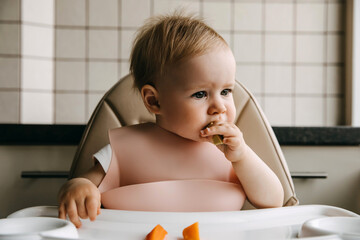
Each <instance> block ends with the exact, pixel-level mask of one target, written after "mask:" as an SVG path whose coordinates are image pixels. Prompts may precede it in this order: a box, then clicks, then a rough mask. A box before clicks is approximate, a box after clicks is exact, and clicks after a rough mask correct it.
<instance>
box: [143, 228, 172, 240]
mask: <svg viewBox="0 0 360 240" xmlns="http://www.w3.org/2000/svg"><path fill="white" fill-rule="evenodd" d="M166 235H167V231H166V230H165V229H164V228H163V227H162V226H161V225H160V224H158V225H156V226H155V227H154V228H153V230H151V232H149V234H148V235H146V238H145V240H164V239H165V237H166Z"/></svg>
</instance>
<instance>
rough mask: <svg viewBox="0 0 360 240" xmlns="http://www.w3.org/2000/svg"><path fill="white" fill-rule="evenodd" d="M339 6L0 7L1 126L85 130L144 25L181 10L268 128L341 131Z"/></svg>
mask: <svg viewBox="0 0 360 240" xmlns="http://www.w3.org/2000/svg"><path fill="white" fill-rule="evenodd" d="M345 3H346V1H341V0H312V1H308V0H296V1H295V0H36V1H29V0H1V1H0V36H2V37H1V38H0V112H1V113H3V114H0V123H46V124H52V123H55V124H61V123H85V122H86V121H87V120H88V118H89V116H90V114H91V112H92V111H93V109H94V107H95V105H96V103H97V102H98V100H99V99H100V97H101V96H102V95H103V93H104V92H105V91H106V90H107V89H108V88H109V87H110V86H111V85H112V84H114V83H115V82H116V81H117V80H118V79H119V78H120V77H121V76H124V75H125V74H127V73H128V66H129V64H128V58H129V53H130V48H131V42H132V39H133V38H134V33H135V32H136V30H137V28H138V27H139V26H140V25H142V24H143V21H144V19H146V18H148V17H150V16H153V15H156V14H162V13H171V12H172V11H173V10H175V9H179V8H185V9H186V10H188V11H189V12H194V13H196V14H198V15H200V16H202V17H204V18H205V20H206V22H208V23H209V24H210V25H211V26H213V27H214V28H215V29H216V30H217V31H218V32H219V33H220V34H221V35H222V36H223V37H224V38H225V40H226V41H227V42H228V43H229V45H230V47H231V48H232V50H233V52H234V55H235V58H236V62H237V79H238V80H239V81H241V82H243V83H244V84H245V86H247V87H248V88H249V89H250V90H251V91H252V92H253V93H254V94H255V96H256V97H257V99H258V101H259V102H260V104H261V106H262V107H263V109H264V111H265V113H266V115H267V117H268V118H269V121H270V123H271V124H272V125H277V126H304V125H306V126H308V125H312V126H315V125H316V126H333V125H339V124H344V113H343V109H344V84H345V81H344V58H343V55H344V51H345V50H344V49H345V48H344V37H345V31H344V29H345V26H344V21H343V20H344V11H345ZM39 109H41V110H40V111H39Z"/></svg>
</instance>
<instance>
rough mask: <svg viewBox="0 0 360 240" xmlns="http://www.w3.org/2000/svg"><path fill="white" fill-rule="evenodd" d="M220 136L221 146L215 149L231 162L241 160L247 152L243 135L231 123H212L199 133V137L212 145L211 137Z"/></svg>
mask: <svg viewBox="0 0 360 240" xmlns="http://www.w3.org/2000/svg"><path fill="white" fill-rule="evenodd" d="M215 135H220V136H221V138H222V142H223V144H220V145H217V147H218V148H219V149H220V150H221V151H222V152H223V153H224V154H225V157H226V158H227V159H228V160H229V161H231V162H237V161H239V160H241V159H242V157H243V155H244V154H245V152H246V150H247V145H246V143H245V141H244V138H243V134H242V132H241V131H240V129H239V128H238V127H237V126H236V125H235V124H233V123H228V122H224V123H214V124H211V126H208V127H206V128H205V129H203V130H201V131H200V136H201V137H203V138H205V139H206V140H207V141H209V142H212V143H214V140H213V136H215Z"/></svg>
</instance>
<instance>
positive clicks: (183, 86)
mask: <svg viewBox="0 0 360 240" xmlns="http://www.w3.org/2000/svg"><path fill="white" fill-rule="evenodd" d="M235 69H236V63H235V59H234V56H233V54H232V52H231V50H230V49H229V48H228V47H219V48H217V49H214V50H212V51H209V52H208V53H206V54H204V55H201V56H196V57H193V58H190V59H187V60H185V61H182V62H181V63H179V64H177V65H176V66H173V67H171V69H170V70H169V71H168V73H167V74H166V76H165V78H164V79H162V80H161V81H159V82H158V84H157V86H156V87H157V90H158V92H159V104H160V114H159V115H157V123H158V124H159V125H160V126H161V127H163V128H165V129H167V130H169V131H171V132H174V133H176V134H178V135H180V136H182V137H185V138H188V139H192V140H195V141H198V140H200V136H199V135H200V130H202V129H203V128H204V127H205V126H207V125H208V124H209V123H210V122H233V121H234V119H235V111H236V110H235V105H234V100H233V96H232V90H233V88H234V85H235Z"/></svg>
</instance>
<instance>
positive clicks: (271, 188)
mask: <svg viewBox="0 0 360 240" xmlns="http://www.w3.org/2000/svg"><path fill="white" fill-rule="evenodd" d="M216 134H217V135H222V136H223V143H224V144H222V145H218V148H219V149H220V150H221V151H223V152H224V154H225V156H226V158H227V159H228V160H229V161H231V163H232V165H233V168H234V170H235V173H236V175H237V177H238V178H239V180H240V182H241V185H242V186H243V188H244V191H245V193H246V196H247V198H248V199H249V201H250V202H251V203H252V204H253V205H254V206H255V207H257V208H269V207H281V206H282V205H283V198H284V190H283V188H282V185H281V183H280V181H279V179H278V178H277V176H276V174H275V173H274V172H273V171H272V170H271V169H270V168H269V167H268V166H267V165H266V164H265V163H264V162H263V161H262V160H261V158H260V157H259V156H258V155H257V154H256V153H255V152H254V151H253V150H252V149H251V148H250V147H249V146H248V145H247V144H246V143H245V140H244V138H243V135H242V133H241V131H240V129H239V128H238V127H237V126H236V125H234V124H232V123H220V124H217V125H215V126H211V127H208V128H206V129H204V130H203V131H202V132H201V136H203V137H205V138H206V139H207V140H208V141H212V136H213V135H216Z"/></svg>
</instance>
